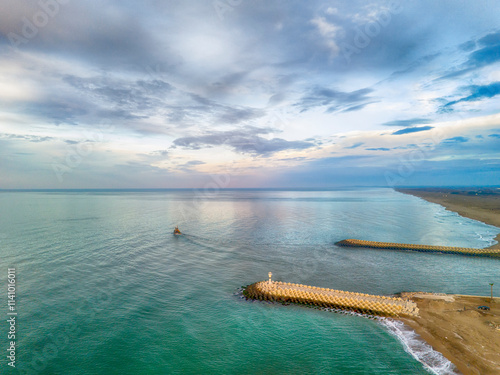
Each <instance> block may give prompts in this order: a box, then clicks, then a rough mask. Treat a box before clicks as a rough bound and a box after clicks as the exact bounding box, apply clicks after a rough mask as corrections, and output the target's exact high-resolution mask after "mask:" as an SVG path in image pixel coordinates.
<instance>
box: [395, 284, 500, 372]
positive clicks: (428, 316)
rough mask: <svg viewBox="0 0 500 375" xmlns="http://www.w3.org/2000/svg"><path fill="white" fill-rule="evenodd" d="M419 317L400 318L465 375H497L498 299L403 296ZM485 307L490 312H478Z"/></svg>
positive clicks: (499, 340) (499, 359)
mask: <svg viewBox="0 0 500 375" xmlns="http://www.w3.org/2000/svg"><path fill="white" fill-rule="evenodd" d="M408 296H411V299H412V300H413V301H415V302H416V303H417V306H418V308H419V310H420V312H419V313H420V314H419V315H420V316H419V317H415V318H403V319H401V320H402V321H403V322H404V323H406V324H407V325H409V326H410V327H412V328H413V329H414V330H415V331H416V332H417V333H418V334H419V335H420V336H421V337H422V339H424V340H425V341H426V342H427V343H429V344H430V345H431V346H432V347H433V348H434V349H435V350H437V351H439V352H440V353H441V354H443V355H444V356H445V357H446V358H447V359H448V360H450V361H451V362H452V363H453V364H454V365H455V366H456V367H457V368H458V370H459V371H460V372H462V373H463V374H464V375H468V374H480V375H489V374H491V375H493V374H500V299H499V298H494V300H493V302H490V297H477V296H462V295H451V294H450V295H433V294H427V293H404V294H403V297H408ZM482 305H486V306H489V307H490V308H491V310H489V311H482V310H478V308H477V307H478V306H482Z"/></svg>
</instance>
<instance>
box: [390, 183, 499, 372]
mask: <svg viewBox="0 0 500 375" xmlns="http://www.w3.org/2000/svg"><path fill="white" fill-rule="evenodd" d="M395 190H396V191H399V192H400V193H404V194H410V195H414V196H416V197H419V198H422V199H425V200H426V201H428V202H432V203H437V204H440V205H441V206H444V207H445V208H446V209H448V210H450V211H454V212H456V213H458V214H459V215H461V216H464V217H468V218H470V219H474V220H478V221H481V222H483V223H486V224H489V225H494V226H496V227H499V228H500V189H495V188H485V189H473V188H469V189H466V188H462V189H446V188H420V189H417V188H414V189H402V188H401V189H399V188H398V189H395ZM495 240H496V241H497V242H498V243H497V244H496V245H493V246H490V249H500V235H498V236H497V237H496V238H495ZM493 281H494V280H492V282H493ZM411 294H413V295H408V296H406V297H410V298H412V299H413V301H415V302H416V303H417V305H418V307H419V309H420V316H419V317H418V318H414V319H407V318H406V319H402V320H403V321H404V322H405V323H406V324H408V325H409V326H411V327H412V328H413V329H414V330H415V331H416V332H417V333H418V334H419V335H420V336H421V337H422V338H423V339H424V340H425V341H427V343H429V344H430V345H431V346H432V347H433V348H434V349H435V350H437V351H439V352H441V353H442V354H443V355H444V356H445V357H446V358H448V359H449V360H450V361H451V362H452V363H453V364H455V365H456V366H457V367H458V369H459V370H460V371H461V372H462V373H463V374H465V375H467V374H476V373H479V372H480V373H481V374H497V373H498V370H499V369H500V357H499V354H498V353H500V346H499V345H500V342H499V341H498V335H499V332H498V330H499V329H500V310H499V301H498V298H495V299H494V302H491V301H490V298H489V297H487V296H486V297H479V296H459V295H442V294H441V295H439V294H438V295H435V294H434V295H433V294H422V293H420V294H419V293H411ZM478 305H488V306H490V307H491V310H490V311H488V312H480V311H478V310H477V306H478ZM478 371H479V372H478Z"/></svg>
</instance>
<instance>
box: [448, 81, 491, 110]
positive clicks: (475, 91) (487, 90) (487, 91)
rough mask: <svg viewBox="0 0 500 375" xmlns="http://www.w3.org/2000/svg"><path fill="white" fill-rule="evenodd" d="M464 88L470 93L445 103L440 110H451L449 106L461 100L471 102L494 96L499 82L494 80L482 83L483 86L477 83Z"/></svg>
mask: <svg viewBox="0 0 500 375" xmlns="http://www.w3.org/2000/svg"><path fill="white" fill-rule="evenodd" d="M465 90H467V91H470V93H471V94H470V95H469V96H466V97H463V98H461V99H458V100H454V101H451V102H448V103H446V104H445V105H444V106H442V107H441V110H442V111H449V110H451V107H452V106H453V105H455V104H457V103H461V102H472V101H477V100H481V99H485V98H493V97H494V96H496V95H498V94H500V82H494V83H490V84H489V85H483V86H477V85H473V86H468V87H466V88H465Z"/></svg>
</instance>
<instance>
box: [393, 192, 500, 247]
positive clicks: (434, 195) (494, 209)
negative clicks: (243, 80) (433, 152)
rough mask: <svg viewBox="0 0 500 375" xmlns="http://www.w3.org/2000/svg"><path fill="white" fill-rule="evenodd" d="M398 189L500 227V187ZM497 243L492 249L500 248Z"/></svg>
mask: <svg viewBox="0 0 500 375" xmlns="http://www.w3.org/2000/svg"><path fill="white" fill-rule="evenodd" d="M395 190H396V191H399V192H400V193H404V194H410V195H414V196H416V197H419V198H422V199H425V200H426V201H428V202H432V203H437V204H440V205H441V206H444V207H445V208H446V209H448V210H450V211H453V212H456V213H458V214H459V215H461V216H464V217H468V218H470V219H473V220H478V221H481V222H483V223H486V224H489V225H494V226H496V227H499V228H500V188H498V189H497V188H484V189H479V188H457V189H450V188H411V189H410V188H396V189H395ZM495 240H496V241H497V244H495V245H493V246H490V249H500V234H499V235H498V236H497V237H496V238H495Z"/></svg>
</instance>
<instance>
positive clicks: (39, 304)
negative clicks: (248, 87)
mask: <svg viewBox="0 0 500 375" xmlns="http://www.w3.org/2000/svg"><path fill="white" fill-rule="evenodd" d="M175 225H179V228H180V229H181V230H182V231H183V232H184V235H183V236H180V237H174V236H173V235H172V230H173V228H174V226H175ZM498 232H499V230H498V229H497V228H495V227H491V226H488V225H485V224H483V223H479V222H476V221H473V220H469V219H466V218H462V217H460V216H458V215H457V214H454V213H451V212H448V211H446V210H445V209H444V208H443V207H441V206H438V205H435V204H431V203H427V202H425V201H423V200H421V199H419V198H416V197H412V196H407V195H403V194H400V193H397V192H394V191H392V190H390V189H356V190H338V191H276V190H273V191H262V190H226V191H220V192H214V193H213V194H210V195H209V196H204V197H201V198H200V196H199V195H197V194H196V193H194V192H192V191H155V192H147V191H146V192H144V191H143V192H119V191H116V192H91V191H89V192H84V191H82V192H1V193H0V246H1V247H0V271H1V275H2V278H1V280H2V283H3V285H5V288H4V290H6V286H7V280H6V279H7V274H6V271H7V267H15V268H16V273H17V277H18V279H17V287H18V291H17V293H18V294H17V297H18V301H17V308H18V312H19V315H18V317H17V319H18V322H17V331H18V332H17V333H18V337H17V358H16V363H17V365H18V367H17V369H16V370H11V369H10V368H9V367H8V366H7V361H6V359H3V360H2V363H1V371H0V372H1V373H2V374H4V373H5V374H16V373H29V374H64V375H66V374H384V375H386V374H412V375H413V374H428V373H429V371H434V373H441V374H445V373H451V372H452V371H451V370H450V368H449V366H448V367H447V365H446V363H444V362H439V361H440V360H439V359H436V360H434V363H433V367H434V370H429V369H427V370H426V369H425V367H424V365H423V364H422V363H420V362H418V361H417V360H416V359H415V358H414V357H413V356H412V355H410V354H409V353H408V351H409V350H408V348H406V351H405V346H404V345H403V343H402V341H401V340H402V338H401V337H399V338H398V337H396V336H394V335H393V334H391V333H390V331H389V330H388V329H387V328H386V327H385V326H384V325H383V324H381V323H380V322H377V321H373V320H369V319H366V318H362V317H357V316H350V315H343V314H336V313H331V312H327V311H318V310H314V309H308V308H304V307H299V306H281V305H275V304H268V303H261V302H249V301H245V300H244V299H241V298H240V296H239V295H238V288H239V287H241V286H243V285H247V284H250V283H253V282H255V281H258V280H263V279H265V278H266V277H267V272H269V271H272V272H273V275H274V278H275V279H279V280H284V281H288V282H295V283H302V284H310V285H316V286H322V287H332V288H335V289H343V290H349V291H359V292H365V293H374V294H391V293H396V292H400V291H433V292H443V293H463V294H476V295H485V294H487V293H488V292H489V285H488V283H489V282H492V281H491V280H495V279H496V280H498V278H499V271H498V269H499V268H498V261H497V260H493V259H481V258H469V257H460V256H443V255H439V254H424V253H403V252H395V251H383V250H365V249H349V248H339V247H337V246H335V245H334V243H335V242H337V241H339V240H342V239H345V238H360V239H367V240H375V241H377V240H378V241H388V242H391V241H392V242H406V243H420V244H438V245H450V246H464V247H485V246H488V245H490V244H492V243H493V238H494V237H495V235H496V234H497V233H498ZM498 290H499V289H498V288H497V291H498ZM4 296H5V297H3V299H4V302H5V301H6V300H7V298H6V295H5V294H4ZM497 296H498V294H497ZM2 306H4V308H2V311H4V312H5V313H4V314H5V319H4V320H6V317H7V315H6V311H7V310H6V302H5V303H2ZM3 327H4V328H3V330H2V331H3V332H5V334H2V335H0V345H1V348H2V350H4V352H6V350H5V349H7V348H8V345H7V341H8V340H7V337H6V332H7V329H8V326H7V323H6V322H5V323H4V324H3ZM431 362H432V361H431ZM440 367H442V368H441V369H440Z"/></svg>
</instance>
